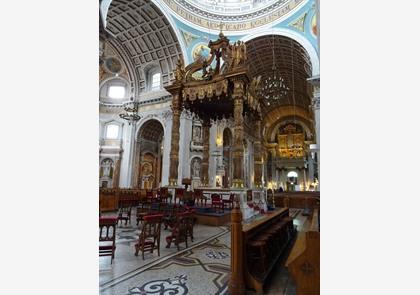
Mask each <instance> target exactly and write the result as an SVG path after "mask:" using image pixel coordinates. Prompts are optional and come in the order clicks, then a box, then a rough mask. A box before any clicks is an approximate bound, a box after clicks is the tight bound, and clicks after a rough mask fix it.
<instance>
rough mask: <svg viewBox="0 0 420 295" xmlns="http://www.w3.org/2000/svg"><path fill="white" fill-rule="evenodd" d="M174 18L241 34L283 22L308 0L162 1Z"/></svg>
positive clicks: (208, 28) (211, 28)
mask: <svg viewBox="0 0 420 295" xmlns="http://www.w3.org/2000/svg"><path fill="white" fill-rule="evenodd" d="M163 2H164V3H165V4H166V6H167V7H168V8H169V9H170V10H172V13H173V15H174V16H175V17H177V18H178V19H180V20H182V21H183V22H187V23H188V24H189V25H191V26H193V27H195V28H197V29H206V30H213V31H219V30H220V29H222V30H223V31H225V32H226V31H227V32H230V34H231V35H232V34H240V33H243V32H245V31H249V30H253V29H256V28H258V27H261V26H265V25H270V24H271V25H272V24H273V23H275V22H278V21H281V20H282V19H283V18H284V17H285V16H286V15H289V13H291V12H294V11H296V9H297V8H298V7H300V6H301V5H304V4H305V3H306V2H307V0H163Z"/></svg>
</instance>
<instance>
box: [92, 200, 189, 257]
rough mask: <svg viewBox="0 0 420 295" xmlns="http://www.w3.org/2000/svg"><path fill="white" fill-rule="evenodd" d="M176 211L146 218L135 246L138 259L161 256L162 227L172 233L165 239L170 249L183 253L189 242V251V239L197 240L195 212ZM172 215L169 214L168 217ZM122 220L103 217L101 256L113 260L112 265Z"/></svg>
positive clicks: (146, 216) (151, 213) (150, 214)
mask: <svg viewBox="0 0 420 295" xmlns="http://www.w3.org/2000/svg"><path fill="white" fill-rule="evenodd" d="M172 207H175V208H173V209H172V210H171V211H167V212H164V211H154V212H151V211H150V212H148V213H147V214H145V215H144V216H143V217H142V226H141V232H140V235H139V240H138V242H137V243H136V244H135V255H136V256H138V253H139V252H142V257H143V259H144V253H145V252H147V251H150V252H151V253H153V251H154V250H157V251H158V256H160V236H161V227H162V223H163V224H164V226H165V229H166V228H169V229H170V230H171V233H170V235H168V236H167V237H166V238H165V239H166V242H167V245H166V247H167V248H169V247H170V246H171V244H172V243H174V244H175V245H176V246H177V249H178V250H179V249H180V244H181V243H183V242H185V246H186V247H188V238H190V239H191V241H193V240H194V234H193V228H194V223H195V218H194V213H195V210H194V209H190V208H188V207H187V206H175V205H174V206H172ZM168 213H169V214H168ZM118 220H119V217H99V256H111V263H112V260H113V259H114V256H115V250H116V245H115V238H116V229H117V224H118Z"/></svg>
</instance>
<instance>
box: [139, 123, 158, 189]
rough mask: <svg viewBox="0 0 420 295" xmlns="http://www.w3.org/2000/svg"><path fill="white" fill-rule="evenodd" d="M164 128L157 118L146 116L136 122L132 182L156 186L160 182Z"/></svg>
mask: <svg viewBox="0 0 420 295" xmlns="http://www.w3.org/2000/svg"><path fill="white" fill-rule="evenodd" d="M164 137H165V128H164V125H163V123H162V122H161V121H160V120H159V119H158V118H151V117H146V118H144V119H143V120H142V121H140V123H139V124H138V128H137V131H136V144H135V151H134V155H135V158H134V165H133V169H134V170H133V174H132V175H133V180H132V181H133V184H134V187H139V188H157V187H159V186H160V184H161V182H162V162H163V151H162V145H163V141H164Z"/></svg>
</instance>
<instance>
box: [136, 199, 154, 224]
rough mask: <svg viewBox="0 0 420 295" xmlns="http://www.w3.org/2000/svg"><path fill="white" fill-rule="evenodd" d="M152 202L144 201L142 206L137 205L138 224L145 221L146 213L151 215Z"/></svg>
mask: <svg viewBox="0 0 420 295" xmlns="http://www.w3.org/2000/svg"><path fill="white" fill-rule="evenodd" d="M151 206H152V204H151V203H149V202H146V201H144V202H142V203H141V205H140V206H138V207H137V213H136V221H137V225H139V223H140V222H143V221H144V217H145V216H146V215H150V209H151Z"/></svg>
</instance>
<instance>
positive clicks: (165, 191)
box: [158, 187, 169, 204]
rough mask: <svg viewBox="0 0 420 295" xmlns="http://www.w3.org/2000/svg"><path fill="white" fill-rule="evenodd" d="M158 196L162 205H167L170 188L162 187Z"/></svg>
mask: <svg viewBox="0 0 420 295" xmlns="http://www.w3.org/2000/svg"><path fill="white" fill-rule="evenodd" d="M158 196H159V198H160V201H161V202H162V203H165V204H167V203H168V197H169V195H168V188H167V187H161V188H160V189H159V191H158Z"/></svg>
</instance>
